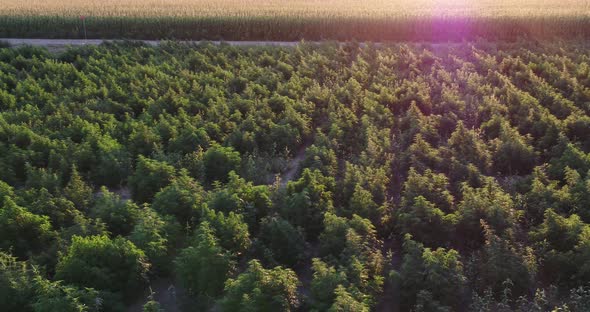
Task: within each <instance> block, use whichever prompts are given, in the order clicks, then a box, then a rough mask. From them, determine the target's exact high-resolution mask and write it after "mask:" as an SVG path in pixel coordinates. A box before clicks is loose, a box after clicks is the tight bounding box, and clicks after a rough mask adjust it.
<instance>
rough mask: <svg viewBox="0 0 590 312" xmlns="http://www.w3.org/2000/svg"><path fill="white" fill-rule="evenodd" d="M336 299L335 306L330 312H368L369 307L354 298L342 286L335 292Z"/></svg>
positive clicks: (333, 305)
mask: <svg viewBox="0 0 590 312" xmlns="http://www.w3.org/2000/svg"><path fill="white" fill-rule="evenodd" d="M334 293H335V295H336V299H335V300H334V304H332V306H331V307H330V308H329V309H328V311H329V312H352V311H360V312H368V311H369V307H368V306H367V305H365V304H364V303H362V302H359V301H357V300H356V299H355V298H354V297H352V296H351V295H350V294H349V293H348V292H347V291H346V289H345V288H344V287H342V285H339V286H338V288H336V290H335V291H334Z"/></svg>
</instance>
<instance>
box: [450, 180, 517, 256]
mask: <svg viewBox="0 0 590 312" xmlns="http://www.w3.org/2000/svg"><path fill="white" fill-rule="evenodd" d="M462 197H463V200H462V201H461V202H460V203H459V206H458V209H457V211H456V215H457V219H458V225H457V227H458V229H457V231H458V232H459V233H460V235H462V236H463V237H465V238H466V240H467V243H468V244H471V245H472V246H477V245H479V244H480V243H481V242H483V240H484V235H483V232H482V230H481V222H480V220H484V221H485V222H486V223H487V224H488V225H489V226H490V227H491V228H492V229H493V230H494V231H496V232H498V233H503V232H504V231H506V230H508V229H510V228H511V227H513V226H514V225H515V224H516V222H517V220H518V217H519V215H518V213H517V211H516V210H515V208H514V202H513V200H512V198H511V197H510V195H509V194H507V193H505V192H504V191H503V190H502V189H501V188H500V186H499V185H498V184H497V182H495V181H494V180H493V179H492V178H487V179H486V180H485V181H484V185H483V186H482V187H480V188H473V187H470V186H468V185H466V184H464V185H463V190H462Z"/></svg>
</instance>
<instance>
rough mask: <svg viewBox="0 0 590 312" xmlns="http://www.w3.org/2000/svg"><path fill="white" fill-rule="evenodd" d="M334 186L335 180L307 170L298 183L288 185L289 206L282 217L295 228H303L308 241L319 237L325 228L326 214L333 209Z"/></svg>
mask: <svg viewBox="0 0 590 312" xmlns="http://www.w3.org/2000/svg"><path fill="white" fill-rule="evenodd" d="M333 184H334V179H333V178H328V177H325V176H323V175H322V174H321V173H320V172H319V171H318V170H316V171H311V170H309V169H306V170H304V171H303V174H302V175H301V178H300V179H299V180H298V181H296V182H289V184H288V185H287V194H288V198H287V205H286V207H284V209H283V211H282V215H283V216H285V218H286V219H287V220H288V221H289V222H291V224H293V225H294V226H299V227H302V228H303V229H304V230H305V234H306V238H308V239H315V238H316V237H317V235H318V234H319V233H320V231H321V230H322V227H323V226H322V220H323V214H324V212H327V211H331V210H332V209H333V202H332V192H331V189H333V187H334V186H333Z"/></svg>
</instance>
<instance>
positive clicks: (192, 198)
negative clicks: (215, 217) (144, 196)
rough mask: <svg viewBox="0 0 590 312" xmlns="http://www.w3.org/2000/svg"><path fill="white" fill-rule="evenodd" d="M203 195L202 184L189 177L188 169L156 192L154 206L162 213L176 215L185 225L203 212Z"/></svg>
mask: <svg viewBox="0 0 590 312" xmlns="http://www.w3.org/2000/svg"><path fill="white" fill-rule="evenodd" d="M203 197H204V191H203V188H202V187H201V185H200V184H199V183H198V182H197V181H195V180H194V179H192V178H191V177H189V176H188V175H187V174H186V171H181V172H180V176H178V177H176V178H174V179H173V180H172V183H171V184H170V185H168V186H166V187H165V188H163V189H162V190H160V191H159V192H158V193H157V194H156V196H155V198H154V201H153V204H152V208H154V210H156V211H157V212H158V213H160V214H164V215H172V216H174V217H176V219H177V220H178V222H179V223H180V224H182V225H185V224H187V222H191V221H192V219H193V218H195V217H196V218H198V217H199V214H201V213H202V212H201V210H202V208H201V205H202V203H203V200H204V199H203ZM197 220H198V219H197Z"/></svg>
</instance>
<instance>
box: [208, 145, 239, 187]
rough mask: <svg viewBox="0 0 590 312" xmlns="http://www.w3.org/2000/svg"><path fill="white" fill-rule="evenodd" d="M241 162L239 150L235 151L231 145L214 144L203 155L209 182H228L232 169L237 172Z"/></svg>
mask: <svg viewBox="0 0 590 312" xmlns="http://www.w3.org/2000/svg"><path fill="white" fill-rule="evenodd" d="M240 163H241V158H240V153H239V152H237V151H234V149H233V148H231V147H222V146H219V145H213V146H211V147H210V148H209V149H208V150H207V151H206V152H205V154H204V155H203V165H204V166H205V179H206V180H207V181H208V182H209V183H213V182H214V181H220V182H227V179H228V174H229V173H230V171H236V172H237V171H238V170H239V168H240Z"/></svg>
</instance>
